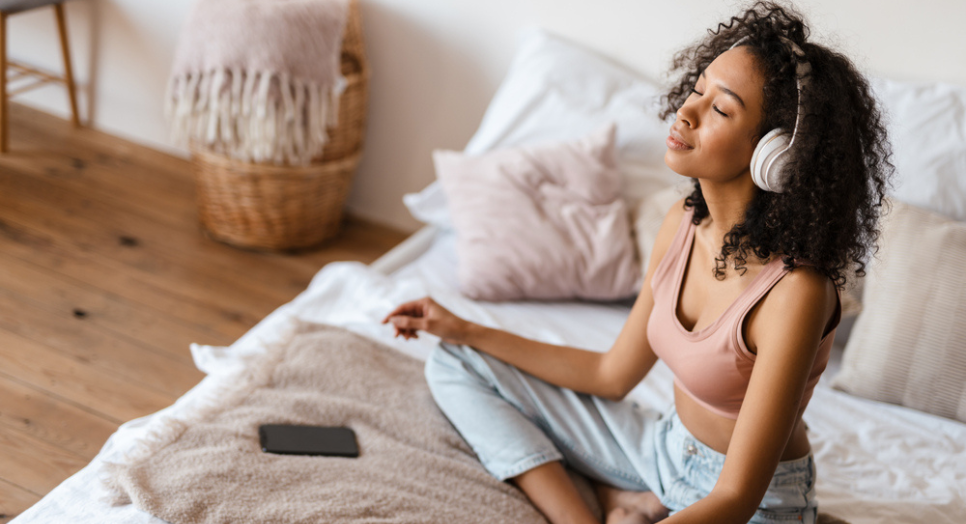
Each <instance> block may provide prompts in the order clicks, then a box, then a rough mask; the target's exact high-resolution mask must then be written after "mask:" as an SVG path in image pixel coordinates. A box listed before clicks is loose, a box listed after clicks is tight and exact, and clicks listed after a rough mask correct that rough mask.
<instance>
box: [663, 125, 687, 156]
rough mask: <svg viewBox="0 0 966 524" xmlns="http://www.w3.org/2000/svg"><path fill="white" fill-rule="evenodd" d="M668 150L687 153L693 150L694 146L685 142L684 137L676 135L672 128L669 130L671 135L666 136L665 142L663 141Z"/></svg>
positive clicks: (679, 134)
mask: <svg viewBox="0 0 966 524" xmlns="http://www.w3.org/2000/svg"><path fill="white" fill-rule="evenodd" d="M665 144H667V147H668V149H673V150H675V151H687V150H689V149H694V146H692V145H691V144H689V143H687V142H685V140H684V137H682V136H681V133H678V132H677V131H676V130H675V129H674V128H673V127H672V128H671V134H670V135H668V137H667V140H665Z"/></svg>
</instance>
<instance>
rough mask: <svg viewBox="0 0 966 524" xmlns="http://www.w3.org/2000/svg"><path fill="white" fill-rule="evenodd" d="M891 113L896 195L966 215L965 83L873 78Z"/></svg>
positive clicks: (955, 216)
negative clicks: (959, 84)
mask: <svg viewBox="0 0 966 524" xmlns="http://www.w3.org/2000/svg"><path fill="white" fill-rule="evenodd" d="M871 84H872V87H873V90H874V91H875V94H876V97H877V98H878V99H879V100H880V102H881V103H882V107H883V108H884V110H885V113H886V118H887V128H888V132H889V138H890V140H891V141H892V147H893V153H894V158H893V162H894V163H895V166H896V178H895V190H890V191H889V194H890V195H891V196H893V197H895V198H896V199H897V200H901V201H903V202H906V203H909V204H912V205H914V206H918V207H921V208H923V209H928V210H930V211H933V212H935V213H939V214H941V215H944V216H947V217H949V218H953V219H955V220H959V221H966V88H963V87H958V86H954V85H950V84H944V83H930V84H915V83H908V82H895V81H891V80H884V79H872V80H871Z"/></svg>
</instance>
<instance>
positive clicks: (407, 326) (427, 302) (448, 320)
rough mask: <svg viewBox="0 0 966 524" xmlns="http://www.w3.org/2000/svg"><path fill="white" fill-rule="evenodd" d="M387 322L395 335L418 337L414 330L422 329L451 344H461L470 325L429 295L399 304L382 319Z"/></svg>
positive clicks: (408, 337) (407, 337)
mask: <svg viewBox="0 0 966 524" xmlns="http://www.w3.org/2000/svg"><path fill="white" fill-rule="evenodd" d="M387 322H391V323H392V325H393V326H394V327H395V328H396V334H395V335H394V336H396V337H398V336H399V335H402V336H403V337H404V338H406V339H407V340H408V339H410V338H419V335H418V334H417V333H416V332H417V331H419V330H423V331H425V332H427V333H431V334H433V335H436V336H437V337H439V338H441V339H443V340H444V341H445V342H450V343H453V344H461V343H462V340H463V338H464V336H465V334H466V332H467V331H468V329H469V328H470V326H471V325H472V323H471V322H468V321H466V320H463V319H462V318H460V317H458V316H456V315H454V314H452V313H450V312H449V310H447V309H446V308H444V307H443V306H441V305H439V304H437V303H436V301H434V300H433V299H432V298H430V297H423V298H421V299H419V300H413V301H412V302H406V303H405V304H401V305H399V306H398V307H396V309H394V310H392V312H391V313H389V314H388V315H386V318H384V319H383V320H382V323H383V324H385V323H387Z"/></svg>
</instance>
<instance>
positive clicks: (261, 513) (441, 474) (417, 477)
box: [107, 324, 596, 524]
mask: <svg viewBox="0 0 966 524" xmlns="http://www.w3.org/2000/svg"><path fill="white" fill-rule="evenodd" d="M259 358H260V360H257V361H255V362H252V363H251V365H249V366H247V368H248V369H250V370H251V372H250V373H249V374H247V375H246V376H243V377H240V378H239V379H238V380H237V381H235V383H233V384H232V385H231V386H230V387H228V388H226V390H225V391H224V394H223V395H222V396H221V397H220V401H219V402H218V404H217V405H216V406H213V407H211V408H209V409H207V410H205V411H204V412H202V413H198V414H197V415H196V416H195V417H194V418H192V419H191V420H184V421H181V422H180V423H176V424H171V425H169V426H168V427H167V428H164V429H163V430H161V431H160V432H159V434H158V435H157V436H156V438H155V439H154V440H153V442H152V443H151V445H150V446H148V447H146V448H145V449H142V450H140V452H139V453H138V455H139V456H137V457H131V458H130V461H129V462H128V463H127V464H125V465H119V464H114V465H110V466H108V467H107V472H108V473H110V477H109V478H108V479H107V482H108V486H109V487H111V488H113V490H114V492H115V493H116V495H117V499H116V501H115V502H116V503H127V502H133V503H134V504H135V506H136V507H138V508H139V509H141V510H144V511H146V512H148V513H150V514H152V515H154V516H156V517H159V518H161V519H164V520H166V521H168V522H171V523H172V524H187V523H200V522H206V523H212V522H225V523H229V522H231V523H241V522H259V523H272V522H279V523H281V522H285V523H291V522H383V523H417V522H425V523H453V522H459V523H472V522H480V523H497V522H514V523H527V522H531V523H543V522H545V520H544V519H543V517H542V515H541V514H540V513H539V512H538V511H537V510H536V509H535V508H534V507H533V506H532V505H531V504H530V502H529V501H528V499H527V498H526V496H525V495H524V494H523V492H521V491H519V490H518V489H517V488H515V487H514V486H512V485H511V484H509V483H505V482H500V481H498V480H496V479H495V478H493V477H492V476H490V474H489V473H487V471H486V470H485V469H483V466H482V465H481V464H480V462H479V461H478V460H477V458H476V456H475V455H474V454H473V451H472V449H470V447H469V446H468V445H467V444H466V442H465V441H464V440H463V439H462V438H461V437H460V435H459V433H457V432H456V430H455V429H454V428H453V426H452V425H451V424H450V423H449V421H448V420H447V419H446V418H445V417H444V416H443V414H442V413H441V412H440V411H439V409H438V408H437V407H436V404H435V403H434V401H433V398H432V396H431V395H430V392H429V388H428V386H427V385H426V380H425V378H424V376H423V363H422V362H420V361H419V360H417V359H414V358H412V357H410V356H408V355H405V354H403V353H401V352H399V351H397V350H395V349H392V348H390V347H388V346H385V345H382V344H380V343H378V342H375V341H373V340H370V339H368V338H365V337H362V336H359V335H355V334H353V333H351V332H349V331H346V330H344V329H342V328H336V327H331V326H322V325H311V324H307V325H303V326H301V327H300V328H299V329H298V330H297V331H296V332H295V333H293V334H292V336H291V338H290V339H289V340H288V341H287V343H285V344H282V345H280V346H278V347H275V348H273V349H272V350H270V351H269V353H268V354H266V355H264V356H262V357H259ZM272 423H275V424H317V425H331V426H341V425H345V426H349V427H351V428H352V429H353V430H355V432H356V437H357V440H358V444H359V458H354V459H353V458H341V457H310V456H294V455H274V454H269V453H263V452H262V451H261V449H260V447H259V442H258V426H259V425H260V424H272ZM575 479H576V480H577V481H578V482H580V484H579V485H580V486H581V489H582V490H583V493H584V494H585V496H586V497H587V498H588V502H591V503H593V504H594V505H595V507H596V500H595V499H593V495H592V491H591V490H590V488H589V486H588V485H587V483H586V481H585V480H584V479H583V478H577V477H575Z"/></svg>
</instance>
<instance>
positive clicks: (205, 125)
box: [165, 68, 346, 165]
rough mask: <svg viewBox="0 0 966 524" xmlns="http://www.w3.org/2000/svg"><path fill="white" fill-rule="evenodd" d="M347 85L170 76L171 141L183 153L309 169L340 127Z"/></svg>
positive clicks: (216, 74)
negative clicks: (196, 150)
mask: <svg viewBox="0 0 966 524" xmlns="http://www.w3.org/2000/svg"><path fill="white" fill-rule="evenodd" d="M345 87H346V79H345V78H344V77H342V76H339V77H338V78H337V81H336V83H335V85H334V86H327V85H321V84H320V83H318V82H308V81H306V80H304V79H300V78H293V77H291V76H289V75H288V74H286V73H274V72H269V71H256V72H248V71H243V70H241V69H240V68H233V69H212V70H210V71H205V72H202V73H192V74H187V75H181V76H175V77H173V78H172V79H171V81H170V83H169V84H168V90H167V94H166V95H165V114H166V116H167V117H168V119H169V120H170V121H171V134H172V138H173V139H174V141H175V143H177V144H178V145H182V146H191V145H199V146H201V147H203V148H204V149H205V150H207V151H211V152H214V153H218V154H222V155H225V156H228V157H229V158H232V159H235V160H239V161H243V162H255V163H273V164H279V165H283V164H289V165H307V164H309V163H310V162H311V161H312V159H313V158H316V157H318V156H321V154H322V150H323V148H324V147H325V144H326V143H327V142H328V134H327V132H326V127H334V126H335V125H336V124H338V121H339V99H340V98H341V96H342V93H343V91H345Z"/></svg>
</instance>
